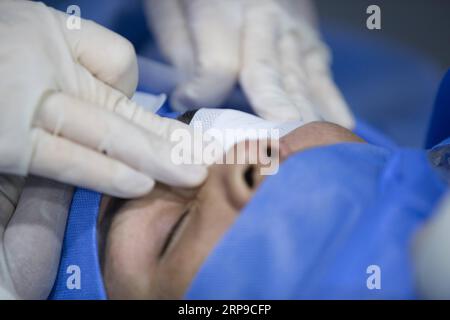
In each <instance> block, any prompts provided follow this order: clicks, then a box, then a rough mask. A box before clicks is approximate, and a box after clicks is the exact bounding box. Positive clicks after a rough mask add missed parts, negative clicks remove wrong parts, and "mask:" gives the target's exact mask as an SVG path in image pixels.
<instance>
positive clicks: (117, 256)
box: [99, 123, 362, 299]
mask: <svg viewBox="0 0 450 320" xmlns="http://www.w3.org/2000/svg"><path fill="white" fill-rule="evenodd" d="M340 142H362V140H361V139H359V138H358V137H357V136H355V135H354V134H352V133H351V132H350V131H348V130H346V129H343V128H341V127H338V126H336V125H333V124H329V123H311V124H308V125H306V126H303V127H301V128H298V129H296V130H294V131H293V132H291V133H290V134H288V135H287V136H285V137H283V138H282V139H281V140H280V158H281V161H283V160H284V159H285V158H286V157H287V156H289V155H290V154H292V153H294V152H298V151H301V150H304V149H307V148H311V147H315V146H320V145H329V144H335V143H340ZM244 143H245V142H244ZM239 150H241V151H242V150H244V149H243V148H236V149H235V151H236V152H239ZM263 179H264V177H263V176H261V175H260V174H259V168H258V165H238V164H234V165H213V166H211V167H210V168H209V176H208V178H207V180H206V181H205V183H204V184H203V185H202V186H200V187H198V188H196V189H192V190H181V189H174V188H170V187H168V186H165V185H162V184H158V185H157V186H156V187H155V189H154V192H152V193H151V194H149V195H147V196H145V197H143V198H140V199H134V200H129V201H119V200H116V199H111V198H105V199H104V201H103V203H102V207H103V209H102V212H101V214H100V221H99V226H100V227H99V230H100V239H102V241H100V251H101V252H100V254H101V259H102V269H103V277H104V282H105V286H106V290H107V292H108V296H109V297H110V298H112V299H159V298H175V299H176V298H182V296H183V295H184V293H185V291H186V290H187V288H188V286H189V284H190V282H191V280H192V279H193V277H194V275H195V274H196V272H197V271H198V269H199V267H200V265H201V264H202V262H203V261H204V259H205V257H206V256H207V255H208V254H209V252H210V251H211V249H212V248H213V247H214V245H215V244H216V243H217V241H218V240H219V239H220V237H221V236H222V235H223V234H224V232H225V231H226V230H227V229H228V227H229V226H230V225H231V224H232V222H233V221H234V219H235V218H236V217H237V215H239V212H240V211H241V209H242V208H243V207H244V206H245V204H246V203H247V202H248V201H249V200H250V198H251V197H252V195H253V194H254V192H255V191H256V189H257V188H258V186H259V184H260V183H261V182H262V180H263Z"/></svg>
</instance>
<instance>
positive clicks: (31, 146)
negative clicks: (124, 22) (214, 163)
mask: <svg viewBox="0 0 450 320" xmlns="http://www.w3.org/2000/svg"><path fill="white" fill-rule="evenodd" d="M67 19H68V16H67V15H65V14H63V13H62V12H59V11H56V10H53V9H51V8H48V7H46V6H45V5H43V4H42V3H36V2H31V1H9V0H4V1H1V2H0V39H2V40H1V44H0V57H1V60H0V111H1V115H0V172H3V173H11V174H16V175H26V174H28V173H32V174H35V175H39V176H43V177H48V178H52V179H55V180H58V181H61V182H66V183H69V184H73V185H78V186H84V187H88V188H92V189H95V190H97V191H100V192H104V193H107V194H110V195H113V196H118V197H124V198H128V197H136V196H140V195H143V194H145V193H148V192H149V191H150V190H151V189H152V188H153V185H154V183H155V180H158V181H162V182H164V183H167V184H169V185H174V186H185V187H189V186H195V185H198V184H200V183H201V182H202V181H203V180H204V178H205V177H206V174H207V169H206V168H204V167H202V166H193V165H175V164H174V163H173V161H171V150H172V146H173V144H172V143H171V142H170V139H169V136H170V134H171V132H173V131H174V130H175V129H183V130H188V127H187V126H184V125H183V124H181V123H178V122H176V121H173V120H169V119H162V118H160V117H158V116H155V115H153V114H151V113H147V112H145V111H144V110H143V109H142V108H140V107H139V106H137V105H136V104H135V103H133V102H131V101H130V100H129V97H131V95H132V94H133V93H134V91H135V89H136V85H137V63H136V56H135V52H134V49H133V47H132V45H131V44H130V43H129V42H128V41H127V40H125V39H124V38H122V37H120V36H119V35H117V34H115V33H113V32H111V31H109V30H107V29H105V28H103V27H101V26H99V25H97V24H95V23H93V22H91V21H86V20H82V22H81V28H80V29H79V30H77V29H70V28H68V27H67Z"/></svg>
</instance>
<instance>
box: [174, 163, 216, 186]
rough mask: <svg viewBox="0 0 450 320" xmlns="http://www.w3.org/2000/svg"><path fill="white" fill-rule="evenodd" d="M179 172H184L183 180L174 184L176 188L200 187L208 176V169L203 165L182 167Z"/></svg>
mask: <svg viewBox="0 0 450 320" xmlns="http://www.w3.org/2000/svg"><path fill="white" fill-rule="evenodd" d="M179 171H180V172H183V175H182V176H181V175H180V177H182V180H181V181H179V183H174V184H173V186H176V187H198V186H199V185H201V184H202V183H203V182H204V181H205V179H206V177H207V176H208V168H207V167H206V166H203V165H195V164H192V165H181V166H180V167H179Z"/></svg>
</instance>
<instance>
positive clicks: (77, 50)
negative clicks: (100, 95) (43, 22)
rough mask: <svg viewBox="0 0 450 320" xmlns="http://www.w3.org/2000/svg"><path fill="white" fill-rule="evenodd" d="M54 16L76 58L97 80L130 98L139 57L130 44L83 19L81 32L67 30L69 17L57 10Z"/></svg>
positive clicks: (133, 89) (115, 34) (136, 81)
mask: <svg viewBox="0 0 450 320" xmlns="http://www.w3.org/2000/svg"><path fill="white" fill-rule="evenodd" d="M54 14H55V15H56V16H57V18H59V21H60V23H61V24H62V26H63V27H62V28H61V30H62V32H64V35H65V38H66V40H67V43H68V45H69V47H70V49H71V51H72V54H73V57H74V59H75V60H76V61H78V62H79V63H80V64H81V65H83V66H84V67H85V68H86V69H87V70H89V72H90V73H91V74H92V75H94V76H95V77H96V78H98V79H100V80H101V81H103V82H105V83H107V84H109V85H110V86H112V87H114V88H116V89H117V90H119V91H120V92H122V93H123V94H125V95H126V96H128V97H131V96H132V95H133V93H134V92H135V90H136V87H137V83H138V66H137V58H136V53H135V50H134V47H133V45H132V44H131V42H129V41H128V40H127V39H125V38H124V37H122V36H120V35H119V34H117V33H114V32H113V31H111V30H108V29H106V28H105V27H102V26H101V25H99V24H97V23H95V22H93V21H89V20H85V19H81V25H80V28H79V29H72V28H67V27H66V24H67V23H68V22H67V19H68V16H67V15H66V14H65V13H63V12H60V11H57V10H54Z"/></svg>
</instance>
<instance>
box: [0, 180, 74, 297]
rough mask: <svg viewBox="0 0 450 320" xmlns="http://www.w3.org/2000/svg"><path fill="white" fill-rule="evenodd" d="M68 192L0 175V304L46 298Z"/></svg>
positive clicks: (55, 268)
mask: <svg viewBox="0 0 450 320" xmlns="http://www.w3.org/2000/svg"><path fill="white" fill-rule="evenodd" d="M72 190H73V188H72V187H70V186H67V185H64V184H61V183H58V182H55V181H50V180H46V179H42V178H37V177H34V176H30V177H28V178H26V179H25V178H22V177H18V176H0V299H19V298H20V299H46V298H47V297H48V295H49V293H50V290H51V289H52V286H53V282H54V280H55V277H56V274H57V271H58V266H59V260H60V254H61V247H62V242H63V237H64V229H65V226H66V220H67V214H68V212H69V206H70V203H71V200H72Z"/></svg>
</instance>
